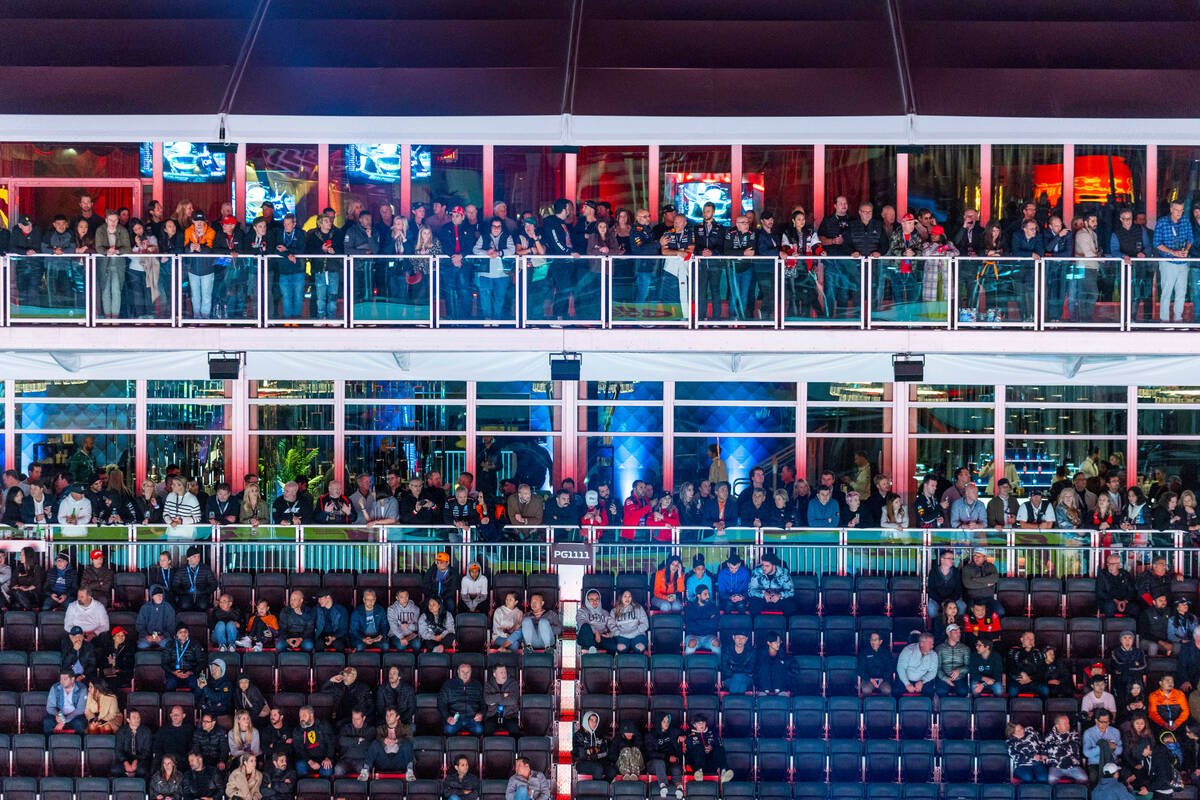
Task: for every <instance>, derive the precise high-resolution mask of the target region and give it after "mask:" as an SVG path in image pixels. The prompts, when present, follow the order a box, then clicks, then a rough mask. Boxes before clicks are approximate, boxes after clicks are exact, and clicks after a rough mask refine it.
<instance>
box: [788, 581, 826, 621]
mask: <svg viewBox="0 0 1200 800" xmlns="http://www.w3.org/2000/svg"><path fill="white" fill-rule="evenodd" d="M820 597H821V590H820V584H819V582H818V580H817V577H816V576H815V575H796V574H794V573H793V574H792V601H793V602H794V603H795V604H796V613H797V614H802V615H813V614H816V613H817V607H818V603H819V602H820Z"/></svg>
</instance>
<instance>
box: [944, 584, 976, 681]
mask: <svg viewBox="0 0 1200 800" xmlns="http://www.w3.org/2000/svg"><path fill="white" fill-rule="evenodd" d="M948 607H950V606H949V601H948ZM936 652H937V657H938V675H937V693H938V696H939V697H967V696H968V695H970V694H971V680H970V663H971V648H970V647H968V646H967V645H965V644H963V642H962V629H961V628H959V627H958V626H957V625H955V624H954V623H951V624H949V625H947V626H946V641H944V642H942V643H941V644H939V645H938V646H937V648H936Z"/></svg>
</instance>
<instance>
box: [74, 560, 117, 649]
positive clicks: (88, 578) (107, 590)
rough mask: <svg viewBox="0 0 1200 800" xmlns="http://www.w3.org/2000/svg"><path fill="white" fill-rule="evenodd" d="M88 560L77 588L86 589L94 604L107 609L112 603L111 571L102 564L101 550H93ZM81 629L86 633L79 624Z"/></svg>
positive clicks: (112, 574)
mask: <svg viewBox="0 0 1200 800" xmlns="http://www.w3.org/2000/svg"><path fill="white" fill-rule="evenodd" d="M88 560H89V561H90V562H91V563H90V564H88V565H87V566H86V567H84V568H83V574H82V575H81V576H80V578H79V588H80V589H87V590H88V591H89V592H90V593H91V595H92V598H93V599H94V600H95V601H96V602H98V603H100V605H102V606H104V607H105V608H107V607H108V604H109V603H111V602H112V590H113V580H114V579H115V576H114V573H113V569H112V567H110V566H108V565H107V564H105V563H104V551H103V550H93V551H92V552H91V553H89V554H88ZM68 610H69V609H68ZM81 627H82V628H83V629H84V631H87V626H86V625H83V624H82V623H81Z"/></svg>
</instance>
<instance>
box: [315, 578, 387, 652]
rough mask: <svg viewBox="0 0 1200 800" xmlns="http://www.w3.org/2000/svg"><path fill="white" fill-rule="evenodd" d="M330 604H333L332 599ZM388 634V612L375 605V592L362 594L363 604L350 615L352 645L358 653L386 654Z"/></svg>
mask: <svg viewBox="0 0 1200 800" xmlns="http://www.w3.org/2000/svg"><path fill="white" fill-rule="evenodd" d="M328 602H329V603H330V604H332V602H333V599H332V597H330V599H329V600H328ZM388 634H389V630H388V621H387V611H386V610H385V609H384V608H383V606H379V605H376V604H375V590H374V589H367V590H366V591H365V592H363V593H362V604H361V605H359V606H358V607H357V608H355V609H354V612H353V613H352V614H351V615H350V644H351V646H352V647H354V651H355V652H357V653H361V652H363V651H364V650H379V651H382V652H384V653H386V652H387V651H388V647H389V644H388Z"/></svg>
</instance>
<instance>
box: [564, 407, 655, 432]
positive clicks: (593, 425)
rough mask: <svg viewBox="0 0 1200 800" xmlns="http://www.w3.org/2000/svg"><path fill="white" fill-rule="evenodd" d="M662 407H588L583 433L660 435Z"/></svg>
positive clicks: (585, 412) (585, 413)
mask: <svg viewBox="0 0 1200 800" xmlns="http://www.w3.org/2000/svg"><path fill="white" fill-rule="evenodd" d="M662 425H663V410H662V406H588V407H587V409H585V411H584V428H583V430H585V431H593V432H595V433H608V434H614V433H661V432H662Z"/></svg>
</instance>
